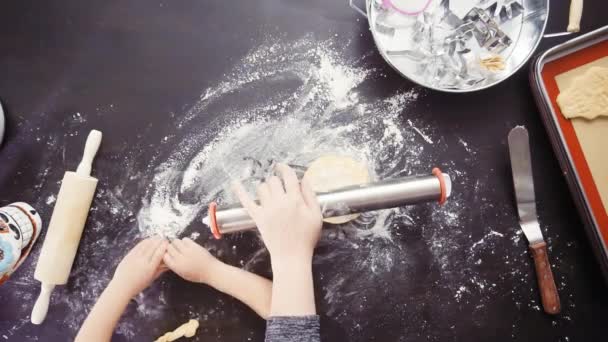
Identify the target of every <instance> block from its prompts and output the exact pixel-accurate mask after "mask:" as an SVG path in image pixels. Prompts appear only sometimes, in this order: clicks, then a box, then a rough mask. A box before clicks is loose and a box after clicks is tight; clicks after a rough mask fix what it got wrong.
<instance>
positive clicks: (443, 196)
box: [433, 167, 448, 204]
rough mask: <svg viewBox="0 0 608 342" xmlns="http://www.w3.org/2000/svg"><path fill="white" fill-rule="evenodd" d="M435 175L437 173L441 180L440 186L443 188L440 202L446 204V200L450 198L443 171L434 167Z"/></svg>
mask: <svg viewBox="0 0 608 342" xmlns="http://www.w3.org/2000/svg"><path fill="white" fill-rule="evenodd" d="M433 175H435V176H436V177H437V179H438V180H439V188H440V189H441V194H440V195H439V204H444V203H445V201H446V200H447V199H448V194H447V189H446V186H445V178H443V173H442V172H441V170H440V169H439V168H438V167H436V168H434V169H433Z"/></svg>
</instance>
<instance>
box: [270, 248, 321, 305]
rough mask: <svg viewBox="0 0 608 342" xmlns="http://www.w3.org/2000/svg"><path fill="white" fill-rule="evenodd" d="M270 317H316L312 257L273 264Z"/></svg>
mask: <svg viewBox="0 0 608 342" xmlns="http://www.w3.org/2000/svg"><path fill="white" fill-rule="evenodd" d="M272 270H273V286H272V305H271V308H270V315H271V316H309V315H316V312H317V311H316V307H315V293H314V284H313V279H312V257H310V258H302V259H298V260H297V261H295V262H285V261H281V262H276V263H273V266H272Z"/></svg>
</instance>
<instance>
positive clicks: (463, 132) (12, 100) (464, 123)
mask: <svg viewBox="0 0 608 342" xmlns="http://www.w3.org/2000/svg"><path fill="white" fill-rule="evenodd" d="M565 3H566V2H565V1H561V2H557V1H553V2H552V8H551V14H550V20H549V26H548V29H547V32H556V31H561V30H564V29H565V27H566V21H567V16H568V11H567V5H566V4H565ZM606 11H608V4H606V3H605V2H603V1H600V0H594V1H590V0H588V1H586V2H585V13H584V17H583V25H582V29H583V31H584V32H588V31H590V30H592V29H595V28H598V27H600V26H602V25H605V24H606V22H605V19H604V17H603V16H602V13H606ZM0 19H1V20H0V42H2V52H1V53H0V75H1V78H0V99H1V100H2V103H3V105H4V109H5V112H6V114H7V125H8V126H7V136H6V139H5V142H4V144H3V145H2V148H1V149H0V165H2V167H1V168H0V188H1V189H2V193H3V195H2V196H1V197H2V198H1V199H0V204H1V205H6V204H9V203H11V202H15V201H25V202H29V203H30V204H32V205H33V206H34V207H35V208H37V209H38V210H39V211H40V212H41V215H42V218H43V220H44V222H48V220H49V219H50V215H51V212H52V195H53V194H55V193H56V192H57V190H58V188H59V181H60V179H61V177H62V175H63V172H64V171H65V170H67V169H74V168H75V167H76V164H77V163H78V158H79V155H80V153H81V149H82V145H83V143H84V139H85V136H86V134H87V132H88V131H89V130H90V129H92V128H96V129H100V130H101V131H103V133H104V142H103V145H102V148H101V150H100V154H99V156H98V158H97V160H96V162H95V168H94V173H95V175H96V176H97V177H99V180H100V185H99V188H98V193H97V196H96V199H95V202H94V206H93V209H92V212H91V215H90V217H89V221H88V225H87V227H86V229H85V232H84V236H83V239H82V241H81V245H80V250H79V254H78V256H77V259H76V262H75V266H74V269H73V271H72V275H71V278H70V282H69V284H68V285H67V286H65V287H62V288H58V289H57V290H55V292H54V295H53V299H52V302H51V307H50V312H49V315H48V317H47V319H46V321H45V322H44V324H43V325H41V326H33V325H31V324H30V323H29V313H30V311H31V307H32V306H33V303H34V300H35V298H36V296H37V294H38V282H36V281H34V280H33V270H34V267H35V261H36V259H37V257H38V253H39V251H40V247H41V244H42V238H43V237H44V236H42V237H41V239H40V241H39V242H38V243H37V246H36V247H35V249H34V251H33V253H32V256H30V257H29V259H28V260H27V261H26V263H25V264H24V265H23V267H22V268H21V269H19V270H18V271H17V272H16V273H15V274H14V275H13V277H12V278H11V279H10V280H9V282H7V283H6V284H4V285H2V286H0V308H1V309H0V341H2V340H3V339H5V340H9V341H30V340H40V341H60V340H61V341H64V340H69V339H71V338H73V337H74V335H75V333H76V330H77V329H78V327H79V325H80V324H81V323H82V320H83V319H84V317H85V315H86V313H87V312H88V310H89V309H90V306H91V305H92V304H93V303H94V301H95V299H96V297H97V296H98V295H99V293H100V291H101V290H102V289H103V286H104V285H105V284H106V283H107V281H108V279H109V277H110V276H111V274H112V272H113V270H114V267H115V265H116V263H117V262H118V260H119V258H120V256H121V255H123V254H124V253H125V252H126V251H127V250H128V248H129V247H130V246H132V245H133V244H134V243H135V241H136V240H137V239H139V238H140V237H139V235H140V234H139V231H138V229H137V213H138V212H139V210H140V208H141V207H142V201H145V200H146V199H148V198H149V194H150V192H151V191H153V190H152V189H151V186H152V184H154V179H153V176H154V174H156V173H158V172H159V171H158V169H157V167H158V166H159V165H161V164H162V162H163V161H165V160H167V158H168V157H170V156H171V155H173V154H174V153H175V149H176V146H182V145H180V142H181V141H182V140H184V139H190V138H191V137H192V131H196V130H198V129H204V128H205V127H207V126H208V125H210V124H212V123H214V122H216V121H217V120H219V119H218V117H219V116H218V117H216V116H215V115H214V113H216V112H217V113H221V111H220V110H219V109H218V108H214V109H213V111H211V110H210V111H209V112H204V113H198V114H199V115H198V116H197V117H196V118H195V119H194V120H191V121H188V124H189V125H191V127H189V128H188V130H186V131H184V130H183V129H182V128H181V127H178V126H179V125H177V124H176V122H180V120H182V119H183V118H184V117H185V116H186V114H187V113H189V112H191V108H193V106H195V105H196V104H197V103H198V101H200V96H201V94H202V93H204V91H205V89H209V88H213V87H214V85H215V84H217V83H218V82H220V81H221V80H222V79H224V78H225V77H226V76H225V75H226V74H228V73H230V71H231V70H233V68H234V67H235V64H237V63H239V61H241V59H242V58H243V57H244V56H245V55H247V53H248V51H250V50H251V49H254V48H255V47H256V46H258V45H259V44H260V43H261V42H265V41H268V40H269V39H270V40H272V39H277V40H279V41H283V42H290V41H298V40H300V39H302V38H303V37H308V38H306V39H308V41H312V42H313V44H314V42H317V41H318V42H325V41H328V40H332V41H333V42H334V43H335V44H334V45H336V46H337V47H336V48H337V49H340V50H341V51H342V52H343V53H344V54H346V55H349V56H351V57H352V58H361V56H364V57H363V58H361V59H360V60H359V61H358V62H357V63H359V64H358V66H359V67H362V68H365V69H366V70H372V69H373V72H374V73H375V74H377V75H379V76H378V77H372V80H371V81H370V82H371V86H370V85H367V86H362V87H361V89H358V91H359V94H360V96H361V97H365V98H367V99H374V98H382V97H384V96H385V95H386V94H394V93H396V92H399V91H407V90H410V89H413V91H415V92H416V93H417V94H419V96H418V99H416V100H415V101H413V102H412V103H411V104H410V105H408V107H407V109H406V110H405V111H404V112H403V113H400V114H399V117H398V120H397V121H398V122H400V124H401V125H408V122H411V121H409V120H410V119H411V120H412V121H414V124H416V125H420V127H426V128H428V127H432V128H430V129H428V130H429V131H430V132H431V133H430V134H432V138H433V139H434V140H435V144H434V145H432V146H426V145H425V146H426V147H427V148H430V149H431V150H432V151H433V152H432V153H431V155H428V156H426V157H424V158H423V160H422V161H421V162H419V163H418V164H417V165H418V166H417V167H411V168H410V169H409V170H412V171H416V172H420V171H421V170H424V169H428V168H430V167H432V166H434V165H435V164H438V165H444V166H445V167H446V169H450V168H451V169H453V170H457V171H459V172H462V175H461V176H460V178H457V181H456V183H455V189H454V192H455V198H454V201H453V203H455V204H452V206H451V207H450V206H448V207H447V208H446V209H439V208H438V207H437V206H436V205H434V204H429V205H422V206H420V207H417V208H415V209H412V210H411V211H408V214H409V215H410V216H412V217H414V219H415V220H414V221H415V222H417V224H414V225H412V224H406V223H403V222H401V221H404V222H405V219H403V220H401V221H399V220H397V222H396V223H395V225H394V226H393V227H392V228H391V229H393V230H394V234H393V236H392V240H390V241H387V240H384V239H380V238H376V239H373V238H372V239H355V240H350V238H342V239H336V238H334V237H332V236H330V235H328V236H325V237H324V241H322V242H321V244H320V246H319V249H318V252H317V259H316V262H315V278H316V287H317V289H316V294H317V302H318V307H319V312H320V313H321V314H322V329H323V336H324V339H325V340H327V341H418V340H429V341H440V340H441V341H443V340H445V341H460V340H466V341H470V340H474V341H477V340H479V341H485V340H489V339H492V340H500V341H503V340H504V341H506V340H516V341H529V340H533V339H538V340H541V341H579V340H591V341H595V340H602V339H603V338H602V337H603V330H604V329H603V326H602V324H603V319H604V316H605V315H604V313H605V308H607V307H608V295H607V294H606V283H605V282H604V280H603V278H602V276H601V274H600V270H599V267H598V266H597V264H596V262H595V259H594V258H593V255H592V253H591V251H590V246H589V244H588V242H587V239H586V236H585V234H584V231H583V229H582V226H581V221H580V219H579V217H578V213H577V212H576V209H575V207H574V204H573V202H572V200H571V198H570V195H569V192H568V189H567V186H566V183H565V181H564V179H563V176H562V174H561V171H560V169H559V165H558V163H557V161H556V159H555V157H554V154H553V151H552V149H551V146H550V143H549V140H548V138H547V135H546V133H545V130H544V127H543V126H542V122H541V119H540V116H539V113H538V111H537V108H536V106H535V104H534V101H533V98H532V94H531V92H530V88H529V85H528V70H527V69H525V68H524V69H522V70H520V71H519V72H518V73H517V74H515V75H514V76H513V77H511V78H510V79H509V80H507V81H506V82H503V83H502V84H500V85H498V86H496V87H493V88H491V89H489V90H486V91H482V92H477V93H473V94H466V95H455V94H444V93H439V92H433V91H428V90H424V89H420V88H419V87H416V86H415V85H414V84H412V83H411V82H409V81H407V80H405V79H403V78H401V77H399V76H398V75H397V74H396V73H395V72H394V71H393V70H392V69H390V67H388V66H387V65H386V63H384V61H383V60H382V59H381V57H380V56H379V54H378V53H377V52H376V50H375V48H374V44H373V41H372V38H371V35H370V33H369V30H368V28H367V26H366V21H365V20H363V18H360V17H359V16H358V14H356V13H355V12H354V11H352V10H351V9H349V8H348V6H347V1H346V0H344V1H333V2H330V1H307V2H302V1H296V0H282V1H280V0H261V1H255V2H239V4H238V5H236V4H229V3H227V2H220V1H180V2H175V1H171V2H150V1H130V2H123V1H104V2H98V3H92V2H82V1H63V2H60V3H57V2H38V1H36V2H35V1H19V2H16V1H11V2H3V3H2V4H0ZM311 37H312V38H311ZM563 40H564V38H553V39H545V40H544V41H543V42H542V43H541V46H540V47H539V50H538V51H542V50H545V49H547V48H548V47H550V46H552V45H554V44H557V43H559V42H561V41H563ZM214 89H215V88H214ZM279 92H280V91H279ZM235 101H237V102H238V101H239V100H235ZM241 101H244V100H242V99H241ZM220 105H222V104H221V103H220ZM223 105H224V106H225V107H227V108H228V107H230V106H231V105H232V104H231V103H223ZM223 109H224V110H225V109H226V108H223ZM515 125H525V126H526V127H527V128H528V130H529V131H530V135H531V144H532V155H533V159H534V173H535V185H536V194H537V205H538V214H539V218H540V221H541V226H542V228H543V231H544V234H545V237H546V239H547V241H548V242H549V245H550V246H551V254H550V256H551V260H552V264H553V270H554V274H555V276H556V281H557V284H558V288H559V292H560V296H561V299H562V307H563V312H562V314H561V315H559V316H557V317H550V316H547V315H545V314H544V313H543V312H542V310H541V309H540V308H539V306H540V298H539V295H538V290H537V288H536V282H535V278H534V277H535V275H534V272H533V264H532V263H531V260H530V258H529V256H528V254H527V250H526V243H525V239H523V237H521V238H520V235H518V234H517V217H516V211H515V208H514V206H513V193H512V189H511V187H512V185H511V175H510V169H509V164H508V152H507V146H506V137H507V133H508V131H509V130H510V129H511V128H512V127H513V126H515ZM205 132H206V131H205ZM460 141H462V142H465V143H464V144H463V143H462V142H460ZM418 143H419V144H423V143H424V142H418ZM465 145H466V146H465ZM459 146H460V147H459ZM463 146H464V148H463ZM203 167H204V166H203ZM116 203H118V204H116ZM117 208H118V209H117ZM450 213H456V214H457V216H458V219H457V220H456V221H455V222H451V221H449V220H448V219H446V218H445V217H444V216H445V215H447V214H450ZM442 215H443V216H442ZM202 229H203V228H201V226H200V225H196V224H191V225H189V226H188V228H187V230H186V231H185V234H186V236H188V234H192V233H197V232H198V233H200V236H198V235H197V234H195V235H192V236H194V237H198V238H197V241H198V242H200V243H202V244H204V245H206V246H207V247H209V248H210V249H211V250H212V252H214V253H215V254H217V255H220V257H221V258H222V259H223V260H225V261H227V262H230V263H239V262H241V263H243V260H249V261H248V262H247V263H246V266H247V267H248V268H249V269H251V270H253V271H256V272H259V273H262V274H264V275H270V272H269V264H268V258H267V256H266V255H265V254H264V253H263V250H262V252H261V253H260V243H259V241H258V238H257V237H256V236H255V234H253V233H245V234H240V235H237V236H231V237H228V238H225V239H224V240H222V241H220V242H214V241H210V240H209V236H208V235H209V234H207V232H206V231H204V230H202ZM43 234H44V232H43ZM484 239H485V240H484ZM486 240H489V241H490V242H489V243H487V242H488V241H486ZM484 241H485V242H484ZM353 246H356V248H352V247H353ZM100 247H102V248H100ZM446 249H449V251H447V252H445V250H446ZM378 251H382V253H379V252H378ZM256 253H257V254H256ZM378 253H379V254H378ZM378 260H379V261H378ZM386 260H390V263H389V262H387V261H386ZM377 268H379V269H377ZM469 280H470V281H469ZM190 317H198V318H199V320H200V321H201V329H200V330H199V333H198V334H197V336H196V337H195V338H194V339H193V340H194V341H210V340H222V341H244V340H262V339H263V334H264V322H263V321H262V320H261V319H259V318H257V317H256V315H255V314H254V313H252V312H251V311H250V310H248V309H247V308H246V307H244V306H243V305H242V304H240V303H238V302H236V301H235V300H234V299H232V298H229V297H227V296H224V295H221V294H218V293H217V292H215V291H213V290H211V289H208V288H206V287H204V286H197V285H194V284H189V283H186V282H184V281H182V280H181V279H179V278H177V277H176V276H174V275H167V276H164V277H163V278H162V279H161V280H160V281H159V282H158V283H157V284H155V285H154V286H152V288H150V289H149V290H147V291H146V292H145V294H144V295H142V296H139V297H137V298H136V300H135V301H134V303H133V305H131V306H129V308H128V310H127V313H126V314H125V316H124V317H123V318H122V320H121V324H120V326H119V329H118V333H117V334H116V335H115V340H116V341H123V340H142V341H144V340H145V341H149V340H151V339H152V338H155V337H157V336H159V335H161V334H162V333H164V332H165V331H166V330H169V329H172V328H174V327H176V326H178V325H179V324H181V323H183V322H186V321H187V320H188V319H189V318H190Z"/></svg>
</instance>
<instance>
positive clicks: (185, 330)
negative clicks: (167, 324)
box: [154, 319, 198, 342]
mask: <svg viewBox="0 0 608 342" xmlns="http://www.w3.org/2000/svg"><path fill="white" fill-rule="evenodd" d="M196 329H198V321H197V320H195V319H191V320H189V321H188V323H185V324H182V325H180V326H179V327H178V328H177V329H175V330H173V331H170V332H168V333H166V334H164V335H163V336H161V337H159V338H158V339H157V340H156V341H154V342H171V341H175V340H177V339H178V338H182V337H192V336H194V334H196Z"/></svg>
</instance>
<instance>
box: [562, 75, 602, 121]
mask: <svg viewBox="0 0 608 342" xmlns="http://www.w3.org/2000/svg"><path fill="white" fill-rule="evenodd" d="M557 104H558V105H559V108H560V109H561V110H562V113H563V114H564V116H565V117H566V118H568V119H572V118H575V117H582V118H585V119H588V120H592V119H595V118H596V117H598V116H600V115H605V116H608V68H603V67H596V66H594V67H592V68H589V69H588V70H587V71H585V73H584V74H582V75H581V76H578V77H576V78H575V79H574V80H573V81H572V84H571V85H570V86H569V87H568V88H566V89H565V90H564V91H562V92H560V93H559V95H558V96H557Z"/></svg>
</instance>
